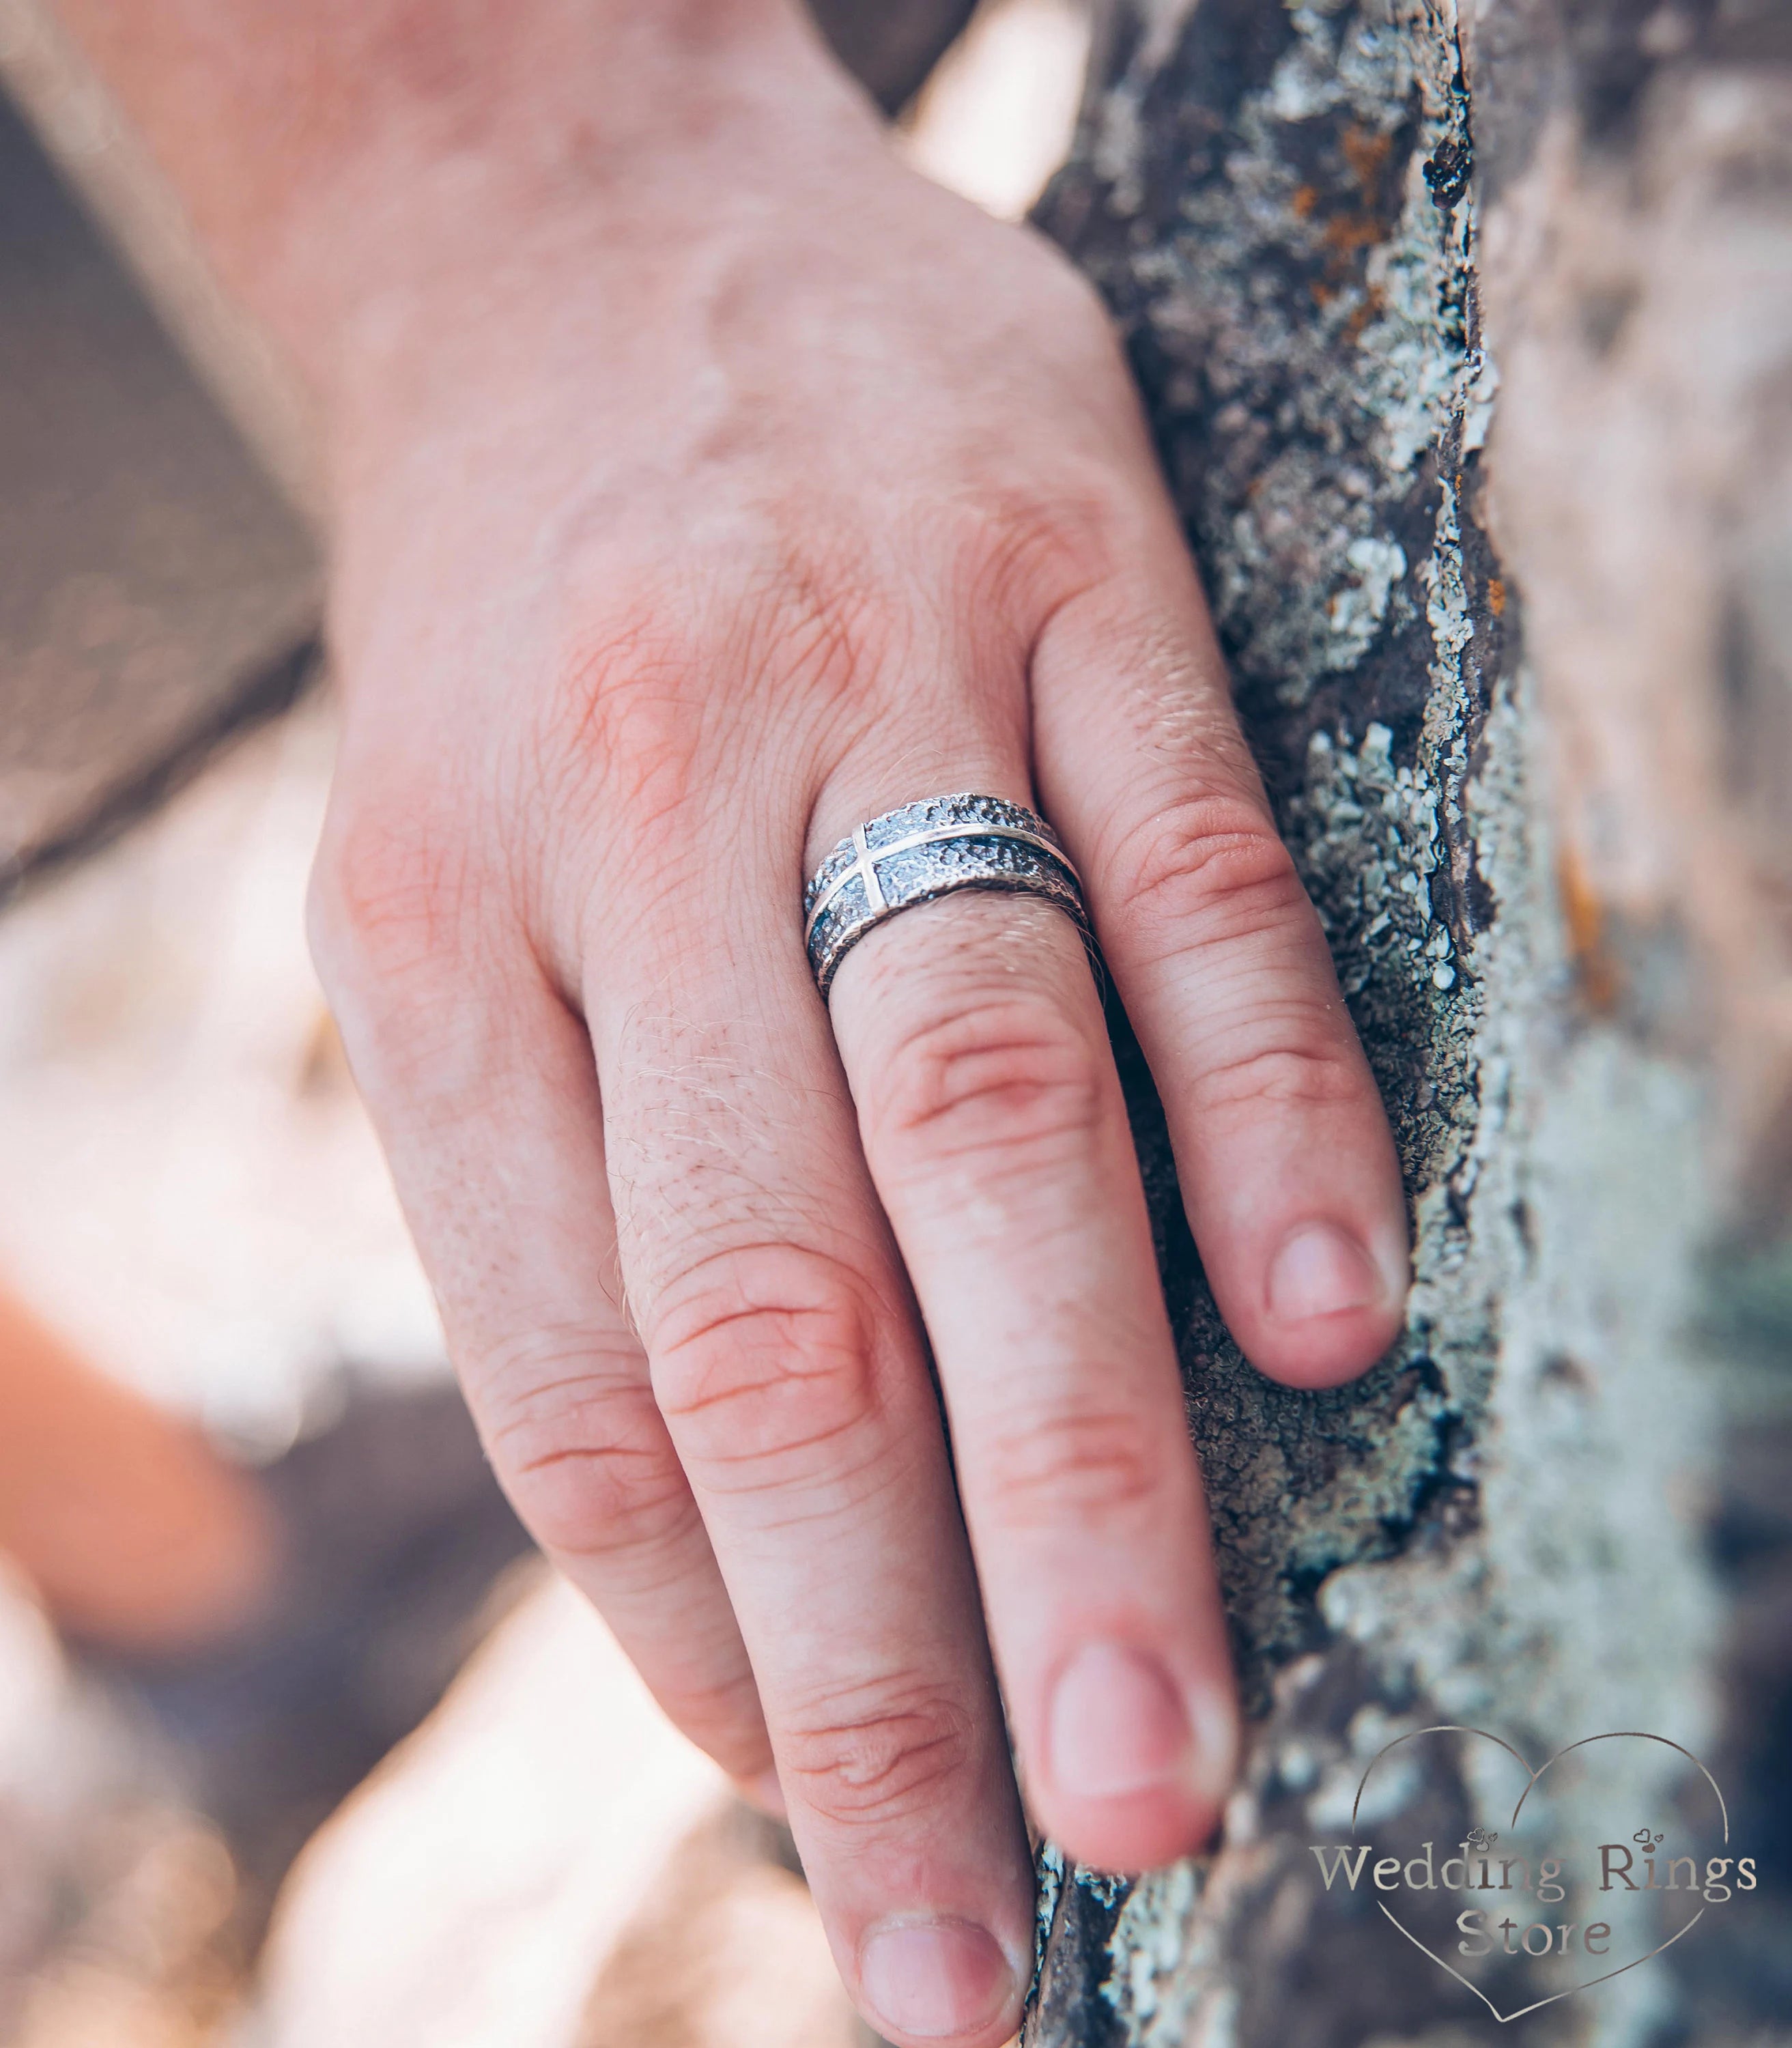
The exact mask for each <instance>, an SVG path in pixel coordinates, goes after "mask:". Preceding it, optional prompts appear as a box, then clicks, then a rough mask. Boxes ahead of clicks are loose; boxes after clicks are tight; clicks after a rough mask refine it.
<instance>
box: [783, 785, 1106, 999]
mask: <svg viewBox="0 0 1792 2048" xmlns="http://www.w3.org/2000/svg"><path fill="white" fill-rule="evenodd" d="M961 889H987V890H1000V891H1003V892H1006V893H1007V894H1009V895H1013V896H1038V897H1040V898H1042V899H1043V900H1044V901H1045V902H1048V903H1055V904H1056V905H1057V907H1058V909H1059V910H1062V911H1063V912H1064V913H1065V916H1067V917H1069V919H1070V920H1071V921H1072V923H1073V924H1074V925H1076V929H1077V930H1078V931H1079V932H1080V933H1081V934H1082V937H1083V942H1084V945H1085V946H1087V947H1088V950H1089V953H1090V957H1091V959H1092V960H1093V959H1094V957H1095V940H1094V936H1093V934H1092V932H1091V930H1090V929H1089V920H1088V911H1087V910H1085V909H1084V904H1083V887H1082V883H1081V881H1080V879H1079V878H1078V876H1077V873H1076V869H1075V868H1074V867H1072V865H1071V862H1070V856H1069V854H1067V853H1066V852H1065V850H1064V848H1062V847H1061V845H1060V844H1058V838H1057V833H1056V832H1053V830H1052V828H1051V827H1050V826H1049V824H1046V822H1045V820H1044V819H1043V818H1042V817H1041V816H1039V815H1038V813H1037V812H1036V811H1030V810H1026V809H1024V808H1023V807H1022V805H1019V804H1010V803H1007V802H1006V801H1003V798H1001V797H979V796H975V795H970V794H965V795H960V796H952V797H927V798H925V799H924V801H921V802H920V803H918V804H904V805H902V806H901V807H900V808H899V809H896V810H894V811H886V812H885V813H883V815H882V816H881V817H876V818H871V819H870V820H867V822H866V823H865V824H862V825H860V826H859V827H858V828H856V829H855V831H854V832H851V833H850V834H849V835H848V837H846V838H845V839H843V840H841V841H840V844H839V845H838V846H836V848H834V850H833V851H832V853H830V854H829V855H828V858H827V859H825V860H824V861H823V862H822V863H821V865H820V867H819V868H817V869H816V872H815V875H814V876H813V879H812V880H811V881H810V882H809V887H808V888H807V889H806V890H805V891H804V893H803V910H804V914H805V920H806V921H805V926H804V934H803V936H804V939H805V943H806V944H807V945H808V948H809V967H810V969H811V971H812V972H813V974H814V976H815V985H816V987H817V988H819V989H820V991H821V995H822V998H823V999H824V1000H825V999H826V998H827V994H828V989H829V987H831V986H832V982H833V979H834V976H836V974H837V973H838V972H840V963H841V961H842V960H844V959H845V958H846V956H847V955H848V953H849V952H851V950H852V948H854V947H855V945H857V944H858V943H859V941H860V940H861V939H862V938H863V937H865V935H866V933H867V932H872V931H875V930H876V929H877V927H878V926H879V925H882V924H886V923H887V922H888V921H889V920H890V918H892V917H898V916H899V915H900V914H901V913H902V912H903V911H904V910H913V908H914V906H916V905H917V903H931V902H934V901H935V900H936V899H937V898H939V897H941V896H950V895H952V894H955V893H956V891H957V890H961Z"/></svg>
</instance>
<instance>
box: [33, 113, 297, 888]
mask: <svg viewBox="0 0 1792 2048" xmlns="http://www.w3.org/2000/svg"><path fill="white" fill-rule="evenodd" d="M318 588H319V584H318V566H317V557H316V550H315V547H314V544H313V543H312V541H311V539H310V538H309V537H308V534H307V533H306V532H305V531H304V528H303V527H302V526H301V523H300V522H299V520H298V519H297V517H296V515H295V514H293V512H292V511H291V510H289V507H288V506H287V505H286V504H285V502H284V500H283V499H282V498H281V495H279V493H278V492H277V491H276V490H275V489H274V487H273V486H272V485H271V484H270V483H269V482H268V481H267V479H266V476H265V475H264V473H263V472H262V470H261V469H260V468H259V467H258V466H257V464H256V463H255V462H254V459H253V458H252V457H251V456H250V454H249V452H248V451H247V449H246V448H245V447H244V446H243V444H242V442H241V441H240V440H239V439H238V437H237V436H236V435H235V432H233V431H232V430H231V428H230V427H229V426H228V425H227V424H226V423H225V421H223V417H221V415H220V414H219V410H218V409H217V407H216V406H215V404H214V403H213V402H212V401H211V398H209V397H208V394H206V393H205V391H204V390H203V389H202V388H201V387H200V385H199V383H198V382H197V381H196V378H194V376H193V374H192V372H191V370H189V369H188V367H187V365H186V363H184V360H183V359H182V357H181V356H180V353H179V351H177V350H176V347H174V345H173V343H172V342H171V341H170V340H169V339H168V337H167V336H166V334H165V332H164V331H163V330H162V328H161V327H160V326H159V325H158V324H157V320H156V319H155V317H154V316H153V314H152V313H151V312H150V311H149V308H148V306H147V305H146V304H145V301H144V300H143V298H142V294H141V293H139V292H138V289H137V288H136V286H135V285H134V283H133V281H131V279H130V277H128V276H127V275H126V273H125V271H124V270H123V268H122V266H121V265H120V263H119V262H118V259H117V258H115V257H114V256H113V255H112V254H111V251H110V250H108V248H107V246H106V245H105V244H104V242H103V241H102V240H101V239H100V237H99V235H98V233H97V232H96V231H95V229H94V227H93V226H92V225H91V223H90V222H89V220H88V219H87V217H86V215H84V213H83V211H81V209H80V207H79V206H78V205H77V204H76V201H75V200H74V198H73V197H72V195H71V193H70V192H69V190H68V187H67V186H66V185H65V184H64V182H63V180H62V179H61V177H60V176H59V174H58V173H56V171H55V170H54V169H52V167H51V165H49V163H48V161H47V160H46V158H45V156H44V154H43V152H42V150H41V149H40V148H39V146H38V145H37V142H36V141H35V139H34V138H33V136H32V135H31V134H30V133H29V130H27V129H26V127H25V124H24V123H23V122H22V121H21V119H20V118H19V117H18V116H17V114H15V113H14V111H12V109H11V108H10V107H8V106H6V104H5V103H3V102H0V896H3V895H4V894H6V893H8V892H9V891H10V889H12V888H14V887H16V886H17V885H18V883H19V882H21V880H23V879H24V878H25V877H26V876H27V875H30V874H31V873H33V871H36V870H38V869H40V868H41V867H43V866H45V865H46V864H48V863H52V862H54V861H55V860H57V859H65V858H67V857H68V855H71V854H72V853H73V852H75V851H80V850H81V849H83V848H85V847H87V845H89V844H93V843H94V842H95V840H98V839H99V838H100V837H102V836H105V835H107V833H109V832H111V831H112V830H114V829H116V828H118V826H119V825H120V824H123V823H125V822H126V821H128V820H129V818H130V816H133V815H134V814H135V813H137V812H138V810H140V809H142V808H145V807H146V806H147V805H149V804H150V803H152V802H153V801H156V800H157V798H159V797H160V796H161V794H163V793H165V791H166V790H167V789H169V787H170V786H171V785H173V783H174V782H177V781H179V780H180V778H182V777H183V776H184V774H187V773H188V772H190V771H191V770H192V769H193V768H194V767H195V766H197V765H198V764H199V762H201V761H202V760H203V759H204V758H205V757H206V755H207V754H208V753H209V752H210V751H211V747H213V746H214V745H215V743H217V742H218V740H219V739H221V738H223V736H224V735H227V733H229V732H230V731H233V730H235V728H236V727H239V726H240V725H241V724H242V723H245V722H246V720H250V719H253V718H254V717H257V716H266V715H268V714H270V712H273V711H275V710H277V709H279V708H282V707H283V706H284V705H285V704H288V703H289V702H291V701H292V700H293V697H294V696H296V695H297V693H298V692H299V691H300V690H301V688H303V687H304V683H305V681H306V680H307V679H308V675H309V673H311V669H312V653H313V650H314V646H315V634H316V618H317V615H318V608H319V595H318Z"/></svg>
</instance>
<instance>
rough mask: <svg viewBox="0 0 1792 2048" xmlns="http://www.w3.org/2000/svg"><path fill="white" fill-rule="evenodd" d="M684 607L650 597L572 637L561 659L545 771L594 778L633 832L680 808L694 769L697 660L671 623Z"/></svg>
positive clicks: (549, 776)
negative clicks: (551, 764) (549, 763)
mask: <svg viewBox="0 0 1792 2048" xmlns="http://www.w3.org/2000/svg"><path fill="white" fill-rule="evenodd" d="M677 616H678V614H677V611H676V609H674V608H673V607H671V606H670V605H669V604H668V605H664V606H658V605H655V604H654V603H652V601H651V599H647V600H645V601H643V602H642V603H640V604H638V606H636V607H634V608H633V609H631V610H630V611H626V612H624V613H623V614H621V615H618V616H615V617H613V618H611V619H608V620H607V621H605V622H604V623H602V624H601V625H597V626H591V627H588V629H587V630H585V631H584V632H583V633H581V634H579V635H578V636H577V637H576V638H573V639H572V640H571V641H570V642H568V645H567V646H565V647H564V650H562V652H561V654H560V659H559V661H558V663H557V677H558V682H557V688H555V690H554V691H553V696H552V699H551V704H552V709H551V711H550V714H549V730H550V731H552V732H553V733H554V734H555V735H559V737H557V739H555V741H554V742H553V749H552V751H553V755H554V757H555V759H556V762H557V769H556V770H550V771H549V772H548V774H547V775H546V779H547V780H549V782H553V781H557V780H563V779H564V778H566V777H567V776H568V775H569V774H570V775H573V776H576V777H577V778H584V777H585V776H592V777H594V778H595V780H596V782H597V783H598V785H599V789H600V790H601V793H602V796H603V800H604V801H605V802H606V803H607V804H610V805H614V806H615V807H617V808H618V809H619V811H620V812H621V813H623V814H624V815H626V816H627V817H628V819H629V820H630V825H631V827H632V828H634V829H635V830H636V831H642V830H647V829H650V828H652V826H653V824H654V822H655V821H656V820H660V819H665V818H670V817H672V816H675V815H677V814H679V813H681V812H682V811H683V809H684V808H685V805H686V804H687V802H688V799H689V796H690V791H691V786H692V777H693V774H694V771H695V768H696V747H695V744H694V741H695V737H696V724H697V721H696V720H695V719H694V717H693V716H692V713H693V709H694V706H693V702H692V692H691V681H692V676H693V675H694V674H696V673H699V672H700V665H699V664H698V663H697V661H696V657H695V656H694V654H693V652H692V650H691V649H689V648H688V647H687V646H685V644H684V643H683V642H682V640H681V638H678V637H677V636H676V635H674V634H673V633H672V632H671V631H670V630H669V628H668V626H667V624H666V621H667V620H668V619H675V618H677ZM576 794H581V795H582V794H583V792H582V791H580V792H576Z"/></svg>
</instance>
